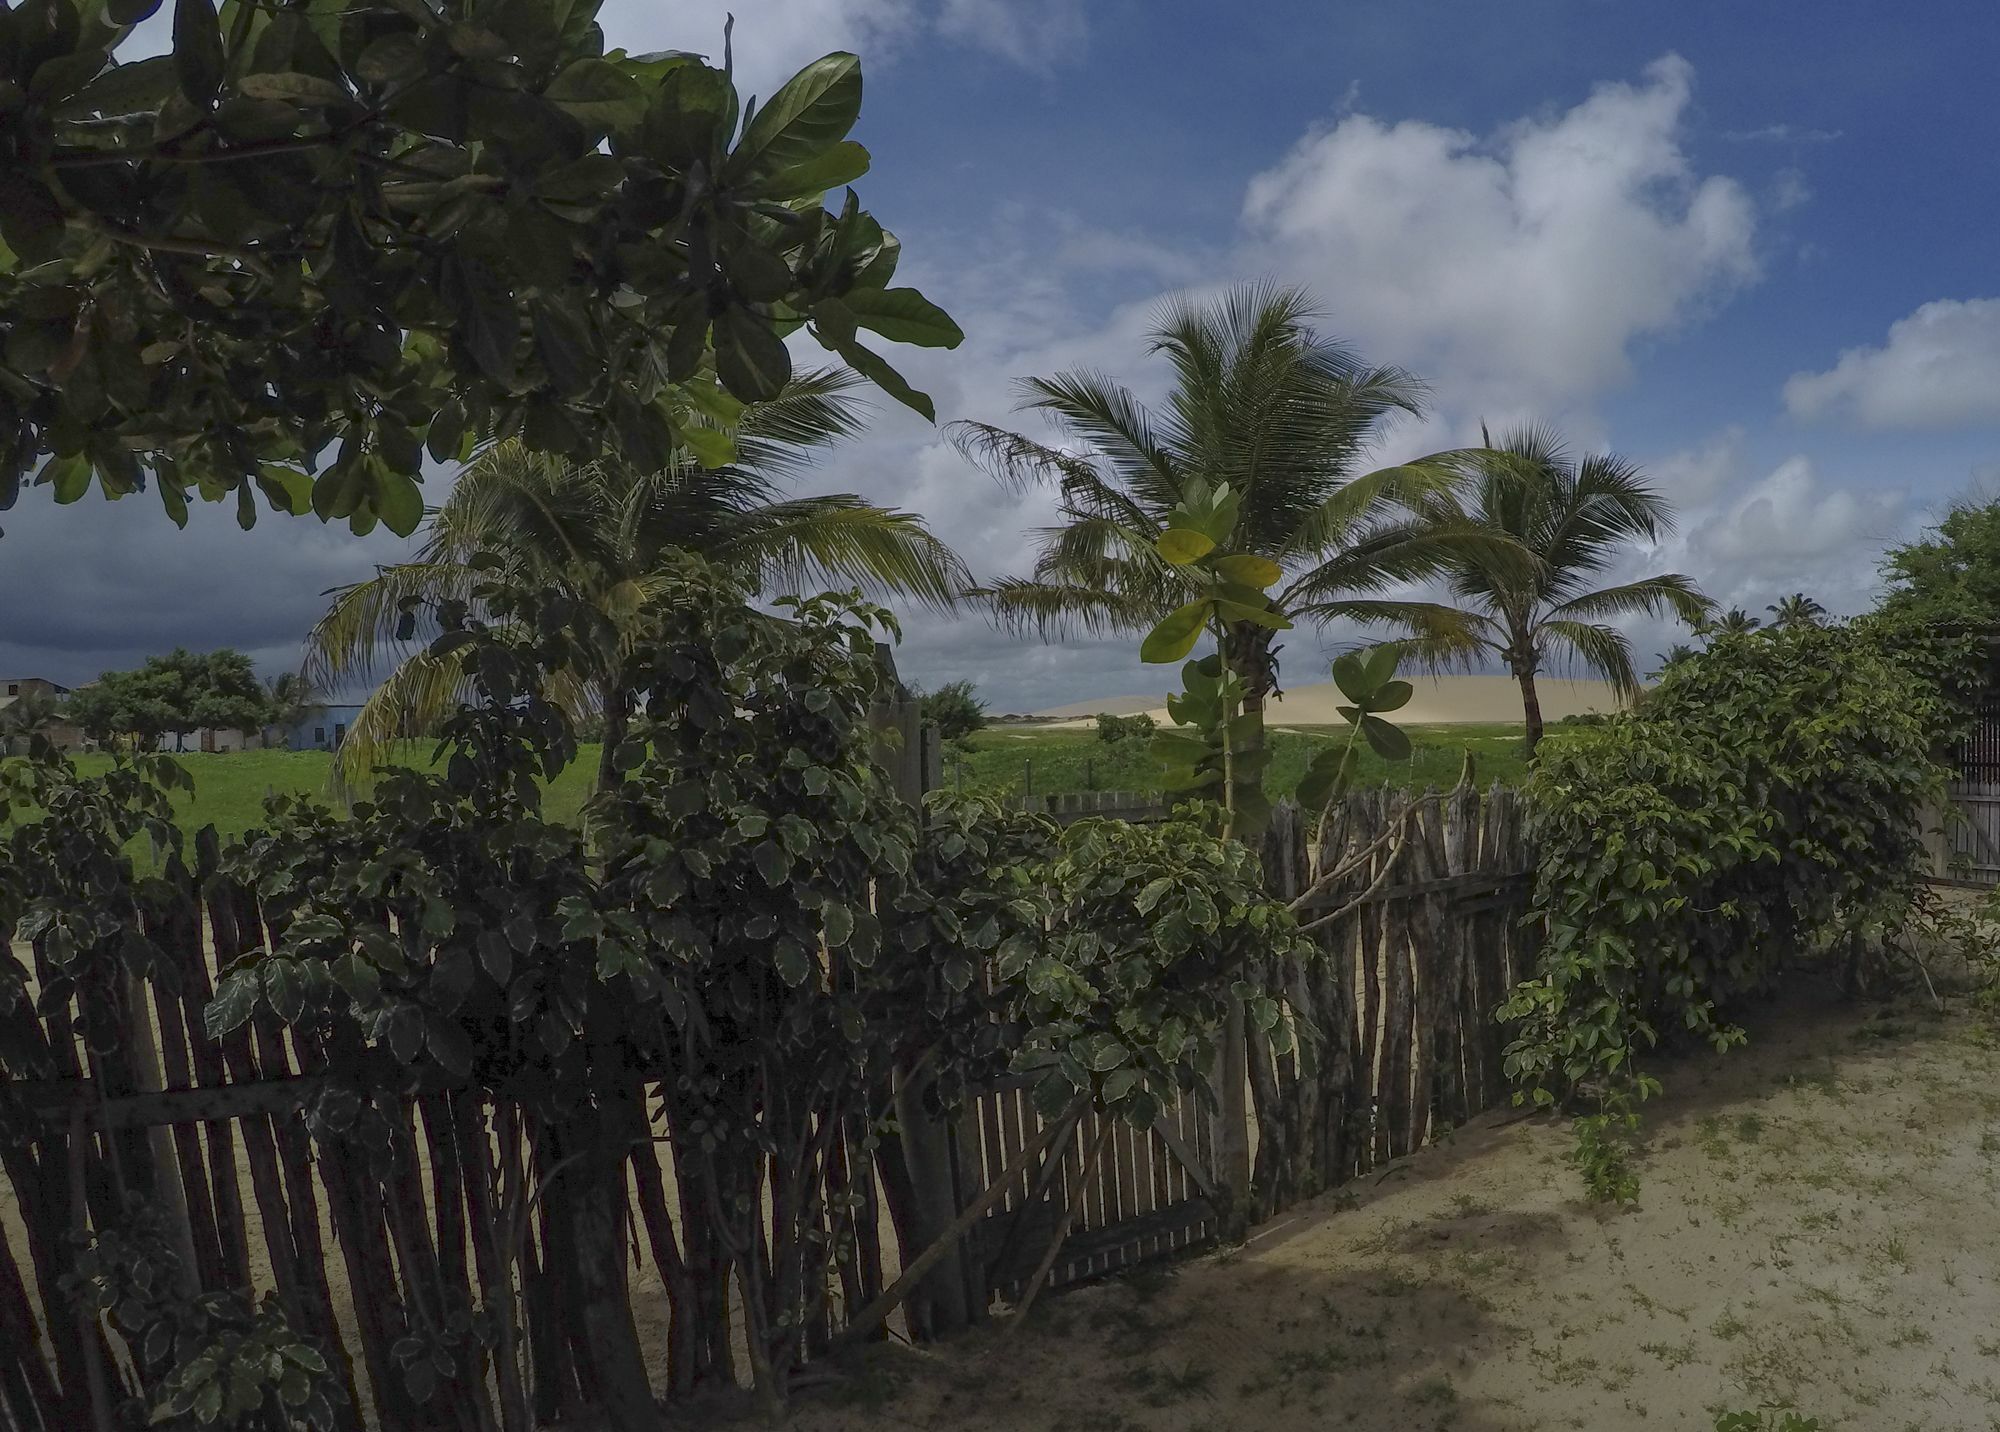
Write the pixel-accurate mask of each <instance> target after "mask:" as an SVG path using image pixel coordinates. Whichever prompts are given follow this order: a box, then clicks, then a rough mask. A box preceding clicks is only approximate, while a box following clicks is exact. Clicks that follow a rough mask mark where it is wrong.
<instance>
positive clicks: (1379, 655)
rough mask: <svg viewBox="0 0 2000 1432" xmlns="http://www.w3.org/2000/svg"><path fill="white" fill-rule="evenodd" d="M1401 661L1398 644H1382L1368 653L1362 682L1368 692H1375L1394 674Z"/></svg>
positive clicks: (1391, 642)
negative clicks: (1365, 683)
mask: <svg viewBox="0 0 2000 1432" xmlns="http://www.w3.org/2000/svg"><path fill="white" fill-rule="evenodd" d="M1402 659H1403V648H1402V645H1401V644H1400V643H1398V642H1393V641H1389V642H1384V643H1382V645H1380V646H1378V647H1376V648H1375V649H1374V650H1373V651H1371V652H1369V653H1368V665H1367V668H1366V671H1365V674H1364V676H1363V678H1362V679H1363V680H1364V681H1366V682H1367V683H1368V689H1369V690H1370V691H1374V690H1376V689H1377V688H1378V687H1380V686H1381V685H1382V683H1383V682H1385V681H1387V680H1388V679H1389V678H1390V677H1392V676H1394V675H1395V674H1396V666H1397V663H1399V662H1400V661H1402Z"/></svg>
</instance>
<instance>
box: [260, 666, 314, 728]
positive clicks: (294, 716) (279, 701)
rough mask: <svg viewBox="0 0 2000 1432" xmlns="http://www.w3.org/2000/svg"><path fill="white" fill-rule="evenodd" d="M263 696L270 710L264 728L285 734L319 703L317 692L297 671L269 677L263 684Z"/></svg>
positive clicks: (283, 672)
mask: <svg viewBox="0 0 2000 1432" xmlns="http://www.w3.org/2000/svg"><path fill="white" fill-rule="evenodd" d="M264 695H265V698H266V700H267V701H268V703H269V708H270V709H269V713H268V715H267V717H266V720H265V723H264V724H265V728H266V729H267V730H280V731H284V732H287V733H289V732H290V731H291V730H292V728H293V727H294V726H297V725H298V724H299V722H300V721H302V720H304V719H305V715H306V712H308V711H310V710H311V709H312V708H313V707H314V706H316V705H318V704H319V701H320V693H319V691H318V690H317V689H316V688H315V687H314V686H313V684H312V683H311V682H310V681H308V680H306V677H305V673H303V672H299V671H281V672H279V673H278V674H277V675H276V676H273V677H271V678H270V679H269V680H267V681H266V682H265V683H264Z"/></svg>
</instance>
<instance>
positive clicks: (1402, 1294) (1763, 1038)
mask: <svg viewBox="0 0 2000 1432" xmlns="http://www.w3.org/2000/svg"><path fill="white" fill-rule="evenodd" d="M1668 1073H1669V1078H1668V1092H1667V1094H1666V1095H1665V1096H1664V1097H1663V1098H1662V1099H1661V1100H1658V1101H1656V1102H1655V1103H1654V1104H1653V1106H1652V1108H1651V1117H1650V1119H1649V1124H1648V1133H1647V1145H1646V1149H1645V1151H1644V1154H1643V1156H1642V1159H1641V1163H1640V1173H1641V1177H1642V1179H1643V1193H1642V1198H1641V1202H1640V1204H1639V1205H1638V1206H1637V1207H1635V1208H1631V1209H1627V1210H1624V1211H1618V1210H1611V1209H1605V1208H1600V1207H1593V1206H1589V1205H1586V1204H1584V1203H1582V1202H1581V1201H1580V1200H1579V1197H1578V1194H1579V1185H1578V1183H1577V1180H1576V1178H1575V1176H1574V1174H1573V1173H1572V1172H1571V1171H1570V1170H1569V1169H1568V1167H1567V1166H1566V1165H1565V1163H1564V1161H1563V1156H1564V1153H1565V1151H1566V1149H1567V1146H1568V1138H1567V1132H1566V1130H1565V1129H1564V1128H1563V1127H1561V1126H1558V1125H1556V1124H1554V1123H1551V1122H1547V1121H1543V1120H1526V1121H1515V1122H1511V1123H1510V1122H1508V1121H1507V1117H1506V1116H1504V1115H1500V1116H1491V1115H1490V1116H1487V1117H1486V1118H1484V1119H1482V1120H1479V1121H1477V1122H1475V1123H1474V1124H1472V1125H1470V1126H1468V1127H1467V1128H1465V1129H1463V1130H1461V1131H1459V1132H1458V1133H1457V1134H1456V1135H1454V1136H1452V1137H1450V1138H1449V1139H1448V1140H1447V1141H1446V1142H1445V1143H1443V1144H1441V1145H1439V1146H1436V1147H1434V1148H1432V1149H1429V1150H1426V1151H1424V1152H1423V1153H1421V1154H1418V1155H1416V1156H1415V1157H1413V1158H1411V1159H1408V1160H1405V1161H1404V1162H1403V1163H1402V1164H1400V1165H1397V1166H1394V1167H1392V1168H1391V1169H1390V1170H1388V1171H1387V1172H1386V1173H1384V1174H1382V1175H1379V1176H1371V1177H1370V1178H1368V1179H1365V1180H1363V1181H1362V1182H1361V1183H1360V1184H1358V1185H1355V1186H1353V1187H1351V1188H1350V1189H1347V1190H1343V1191H1339V1192H1336V1193H1334V1194H1331V1195H1328V1196H1326V1197H1323V1198H1321V1199H1319V1200H1317V1201H1315V1202H1314V1203H1311V1204H1308V1205H1306V1206H1305V1207H1303V1208H1302V1209H1299V1210H1296V1211H1295V1212H1294V1213H1293V1214H1292V1215H1291V1216H1289V1217H1288V1218H1286V1219H1284V1220H1281V1221H1279V1222H1278V1223H1276V1224H1274V1225H1272V1226H1270V1227H1267V1228H1265V1229H1262V1230H1260V1231H1259V1232H1258V1233H1257V1234H1256V1235H1255V1236H1254V1238H1253V1239H1252V1241H1251V1242H1250V1243H1249V1244H1248V1245H1247V1246H1245V1247H1243V1248H1241V1249H1236V1250H1232V1251H1228V1252H1224V1253H1220V1254H1215V1255H1210V1256H1208V1257H1205V1258H1202V1259H1199V1260H1197V1261H1194V1262H1191V1263H1188V1264H1183V1265H1182V1266H1181V1267H1180V1268H1179V1269H1178V1270H1177V1271H1173V1272H1144V1271H1142V1272H1141V1273H1139V1274H1135V1275H1133V1276H1131V1277H1128V1278H1127V1279H1125V1280H1122V1281H1119V1282H1114V1283H1108V1284H1105V1285H1102V1286H1099V1287H1095V1288H1088V1289H1082V1290H1078V1291H1075V1292H1072V1293H1068V1294H1065V1295H1060V1296H1055V1297H1051V1298H1048V1299H1045V1300H1044V1301H1043V1303H1042V1305H1041V1306H1040V1307H1038V1308H1037V1310H1036V1312H1035V1314H1034V1316H1033V1319H1032V1321H1031V1323H1030V1324H1029V1325H1028V1326H1027V1327H1025V1328H1023V1329H1022V1330H1021V1332H1020V1335H1019V1336H1017V1337H1011V1338H1010V1337H1009V1336H1008V1335H1007V1334H1006V1332H1005V1330H1004V1324H1001V1325H997V1326H996V1327H995V1328H993V1329H992V1330H987V1331H982V1332H980V1333H978V1334H976V1335H974V1336H973V1337H971V1338H969V1339H966V1340H964V1341H962V1342H960V1343H959V1344H957V1345H956V1346H954V1347H951V1348H948V1349H945V1350H943V1351H939V1352H932V1353H924V1354H918V1353H913V1352H909V1351H907V1350H894V1351H889V1352H885V1353H883V1354H881V1355H880V1356H879V1358H878V1360H877V1361H876V1362H875V1363H874V1364H873V1365H872V1366H870V1367H869V1368H868V1369H867V1370H866V1371H865V1372H864V1373H863V1374H862V1375H861V1376H860V1377H859V1378H857V1380H855V1381H853V1382H851V1383H849V1384H848V1385H846V1386H845V1387H843V1388H840V1389H838V1390H836V1391H835V1392H833V1393H831V1394H828V1395H826V1396H824V1397H822V1398H821V1400H819V1401H818V1402H816V1403H812V1404H808V1405H804V1406H801V1407H800V1408H799V1409H798V1410H797V1411H795V1412H794V1414H793V1416H792V1418H791V1420H790V1422H789V1423H788V1424H787V1425H788V1426H789V1427H790V1428H791V1429H792V1432H861V1429H864V1428H866V1429H877V1428H939V1429H951V1432H981V1429H995V1432H998V1429H1007V1432H1014V1429H1029V1428H1033V1429H1038V1432H1083V1429H1092V1432H1106V1429H1119V1432H1124V1429H1140V1428H1145V1429H1162V1432H1225V1429H1228V1430H1229V1432H1233V1429H1252V1428H1255V1429H1266V1428H1268V1429H1274V1432H1287V1429H1300V1432H1303V1430H1304V1429H1315V1432H1317V1429H1323V1428H1360V1429H1381V1432H1390V1429H1395V1432H1405V1429H1432V1428H1437V1429H1459V1432H1503V1429H1504V1432H1528V1429H1537V1428H1574V1429H1619V1428H1645V1427H1658V1428H1663V1429H1666V1428H1672V1429H1681V1428H1702V1429H1706V1428H1709V1427H1711V1426H1712V1425H1713V1420H1714V1417H1715V1415H1716V1412H1717V1411H1719V1410H1735V1409H1749V1408H1756V1407H1759V1406H1775V1405H1780V1404H1785V1403H1791V1404H1795V1405H1796V1406H1797V1407H1798V1408H1799V1409H1800V1410H1801V1411H1802V1412H1803V1413H1806V1414H1810V1415H1815V1416H1817V1417H1818V1418H1820V1425H1821V1426H1822V1427H1824V1428H1828V1429H1884V1432H1900V1429H1940V1432H1942V1429H1961V1428H2000V1217H1996V1216H1995V1211H1994V1210H1995V1200H1996V1195H2000V1080H1996V1078H1995V1075H1996V1073H2000V1046H1996V1040H1995V1036H1994V1033H1993V1030H1992V1028H1991V1026H1990V1025H1987V1024H1983V1023H1979V1022H1975V1021H1973V1020H1971V1019H1968V1018H1963V1017H1958V1016H1954V1017H1952V1018H1950V1019H1940V1018H1938V1017H1936V1016H1932V1015H1928V1014H1925V1013H1914V1012H1911V1011H1909V1010H1907V1009H1898V1010H1894V1011H1882V1010H1876V1011H1869V1010H1866V1009H1855V1008H1819V1009H1796V1010H1793V1011H1790V1012H1789V1013H1787V1014H1786V1016H1785V1017H1784V1018H1783V1019H1782V1020H1779V1019H1777V1018H1776V1017H1775V1015H1774V1014H1769V1015H1767V1016H1766V1017H1765V1018H1762V1019H1757V1020H1753V1021H1752V1043H1751V1044H1750V1046H1749V1047H1747V1048H1745V1049H1741V1050H1737V1051H1735V1052H1733V1053H1732V1054H1730V1055H1728V1056H1723V1057H1720V1058H1716V1057H1712V1056H1703V1057H1701V1058H1699V1059H1696V1060H1692V1061H1689V1062H1688V1063H1686V1064H1683V1065H1680V1066H1678V1067H1676V1068H1675V1069H1673V1070H1670V1071H1668Z"/></svg>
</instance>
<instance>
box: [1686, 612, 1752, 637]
mask: <svg viewBox="0 0 2000 1432" xmlns="http://www.w3.org/2000/svg"><path fill="white" fill-rule="evenodd" d="M1762 625H1763V623H1762V622H1760V621H1758V620H1757V618H1755V617H1753V616H1751V615H1750V613H1748V612H1746V611H1744V610H1743V608H1741V607H1731V608H1730V609H1729V610H1728V611H1726V612H1724V613H1723V614H1722V615H1721V616H1719V617H1716V618H1715V619H1714V620H1713V621H1710V622H1708V623H1706V624H1705V625H1703V626H1701V627H1699V628H1697V630H1699V631H1700V632H1701V633H1702V634H1703V635H1705V636H1709V635H1712V636H1742V635H1743V634H1744V633H1746V632H1753V631H1755V630H1757V628H1758V627H1760V626H1762Z"/></svg>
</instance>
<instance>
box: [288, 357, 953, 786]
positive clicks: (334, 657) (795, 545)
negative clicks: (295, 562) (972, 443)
mask: <svg viewBox="0 0 2000 1432" xmlns="http://www.w3.org/2000/svg"><path fill="white" fill-rule="evenodd" d="M854 381H855V380H854V379H853V378H852V376H851V375H849V374H845V373H840V372H827V371H821V372H814V373H807V374H802V375H800V376H799V377H797V378H795V379H794V380H793V382H792V383H791V384H790V385H789V386H788V388H787V389H786V391H785V393H784V394H783V395H781V396H780V397H778V398H776V399H774V400H772V401H770V402H768V403H762V404H756V405H753V406H751V407H749V408H747V409H746V410H745V411H744V413H743V416H742V417H741V419H740V420H739V421H738V423H737V425H736V426H735V428H734V429H733V436H734V438H735V448H736V460H735V461H734V462H732V463H730V464H728V465H725V466H722V467H717V468H705V467H703V466H702V465H701V464H700V462H699V461H698V460H697V459H696V457H695V455H694V453H693V452H692V451H689V450H682V451H679V452H676V454H675V455H674V458H673V460H672V462H671V463H669V465H668V466H667V467H665V468H664V469H662V470H660V471H658V472H640V471H636V470H634V469H632V468H629V467H626V466H623V465H621V464H618V463H616V462H597V463H591V464H588V465H585V466H574V465H572V464H570V463H568V462H567V461H565V460H563V459H561V458H556V457H550V456H546V455H542V454H538V453H532V452H530V451H528V450H527V449H526V448H524V447H522V446H521V445H520V444H519V443H517V442H500V443H497V444H495V445H493V446H492V447H491V448H490V449H488V450H487V451H486V452H485V453H484V454H483V455H482V456H480V457H479V458H477V459H475V460H474V461H473V463H472V464H471V465H470V466H468V467H467V468H466V469H465V471H464V472H463V473H461V474H460V476H459V478H458V480H457V482H456V484H455V485H454V486H453V487H452V490H451V492H450V494H449V495H448V496H447V497H446V498H445V500H444V502H443V503H442V504H440V505H439V506H438V507H436V508H434V509H433V510H432V511H431V512H430V514H429V515H428V517H427V519H426V526H425V529H424V538H423V546H422V548H421V550H420V551H419V552H418V554H417V556H416V559H415V560H414V561H410V562H405V563H400V564H398V565H395V566H390V567H382V568H379V569H377V572H376V575H375V576H374V577H372V578H370V579H369V580H368V581H365V582H360V583H357V584H355V585H353V586H350V587H343V588H339V589H337V590H336V591H335V592H334V593H333V594H332V596H333V603H332V605H331V606H330V607H329V609H328V610H327V613H326V615H325V616H323V617H321V618H320V620H319V622H318V624H317V625H315V626H314V627H313V629H312V632H311V634H310V635H309V636H308V637H307V640H306V663H305V672H304V674H305V678H306V680H307V681H309V682H310V683H311V684H312V685H314V686H315V687H317V688H319V689H321V690H336V689H339V688H342V687H351V686H360V685H365V684H368V683H370V682H372V681H374V680H375V679H377V678H382V680H381V685H380V686H379V687H378V688H377V689H376V691H375V692H374V694H373V695H372V696H370V697H369V699H368V701H367V703H366V704H365V705H364V706H363V708H362V710H361V711H360V712H359V713H358V714H357V716H356V717H355V719H354V721H353V723H352V724H351V725H350V726H349V728H348V731H347V737H346V740H345V741H344V742H343V743H342V745H341V748H340V752H339V754H338V756H337V757H336V759H335V779H336V781H340V782H345V781H349V780H352V779H353V778H354V777H355V776H356V775H358V774H360V773H362V772H364V771H366V770H367V769H369V768H370V766H372V765H374V764H375V763H377V762H378V761H379V760H380V759H381V757H382V755H383V753H384V751H385V750H386V748H387V746H388V744H389V743H390V742H392V741H394V740H396V739H398V738H401V737H406V736H416V735H421V734H424V733H426V732H428V731H429V730H431V729H433V728H434V727H435V726H436V724H437V723H438V721H440V720H441V719H442V718H443V717H444V716H445V715H447V714H448V713H449V712H450V711H451V710H452V709H454V707H455V706H456V705H457V704H458V702H459V700H460V699H461V698H462V695H463V677H462V673H461V671H460V669H459V666H458V664H457V662H456V661H455V660H453V659H450V658H448V657H447V658H439V657H435V656H433V655H431V654H430V653H429V652H428V651H426V650H425V649H424V643H423V641H422V637H423V636H424V635H425V632H424V630H423V627H422V623H421V621H420V622H419V623H418V624H417V629H416V630H415V631H414V632H413V631H412V630H411V625H410V622H409V619H408V616H407V615H406V613H409V612H412V611H416V612H418V613H421V612H423V611H425V610H427V609H430V610H434V609H435V607H436V605H437V604H438V603H440V602H444V601H447V600H453V599H457V600H465V599H467V598H468V597H470V596H471V594H472V593H473V592H474V590H475V588H477V587H478V586H480V585H481V584H482V583H485V582H490V581H492V580H494V579H495V577H496V576H498V577H499V578H500V579H501V580H503V581H508V580H512V581H518V582H519V583H521V584H522V585H524V586H528V585H532V586H538V587H549V586H553V587H555V588H556V589H558V590H561V591H563V592H564V593H566V594H567V595H570V596H571V597H573V598H575V599H577V600H579V601H582V602H584V603H587V604H589V605H591V606H593V607H595V608H596V609H598V610H600V611H603V612H605V613H607V614H608V615H611V616H613V617H614V619H615V618H616V617H617V616H618V614H620V613H622V612H626V611H630V610H631V609H633V607H634V606H635V605H636V601H637V600H642V599H643V598H644V596H645V594H646V593H647V591H648V590H649V589H650V588H651V586H653V585H655V584H656V583H657V582H658V581H660V580H661V579H662V574H663V573H664V572H665V571H666V570H667V569H668V568H669V567H671V565H672V563H673V561H674V559H675V557H676V556H677V555H679V554H682V553H693V554H695V555H697V556H700V557H702V558H704V559H706V560H707V561H709V562H711V563H713V564H715V565H716V566H719V567H722V568H724V569H727V570H731V571H734V572H736V573H737V574H739V575H741V576H743V577H745V578H747V579H748V580H749V581H751V582H752V583H753V584H755V585H757V586H758V587H760V588H762V589H765V590H776V589H780V588H783V589H788V590H796V589H798V588H800V587H802V586H806V585H810V584H825V585H852V586H859V587H861V588H863V589H865V590H867V591H869V592H871V593H874V594H876V595H879V596H898V597H904V598H908V599H911V600H914V601H916V602H918V603H921V604H923V605H925V606H929V607H933V608H944V607H948V606H950V605H951V604H952V603H953V602H954V601H955V600H956V599H957V597H958V596H959V595H960V594H961V593H962V592H963V590H964V589H965V588H966V586H967V585H968V584H969V580H970V579H969V576H968V574H967V573H966V571H965V568H964V565H963V564H962V563H961V562H960V561H959V559H958V557H957V556H956V555H954V554H953V552H952V551H951V549H950V548H948V547H946V546H945V545H944V544H943V543H942V542H940V541H939V540H938V539H937V538H936V537H934V536H933V535H932V534H931V533H930V531H929V530H928V529H927V528H926V527H925V526H924V524H923V520H922V519H921V518H919V517H917V516H915V515H914V514H911V513H906V512H899V511H896V510H894V509H891V508H883V507H877V506H875V505H874V504H872V503H869V502H865V501H863V500H862V499H861V498H859V497H856V496H854V495H852V494H850V493H833V494H829V495H825V496H817V497H786V496H784V495H783V486H784V482H785V480H786V479H787V478H789V477H791V476H793V475H795V474H796V473H797V472H799V471H800V470H801V469H802V468H803V467H804V466H805V465H806V464H807V462H808V461H809V459H810V457H811V456H812V454H813V453H814V452H815V451H817V450H818V449H821V448H824V447H826V446H828V445H830V444H832V443H834V442H836V441H838V440H839V439H841V438H843V437H845V436H847V435H849V434H851V433H853V432H854V431H856V430H857V428H858V421H857V413H856V407H855V404H854V402H853V400H852V399H851V398H849V397H848V396H847V395H848V391H849V389H850V388H851V387H853V386H854ZM474 558H479V559H480V566H478V567H475V565H474ZM495 558H497V559H498V562H499V567H498V568H497V569H493V568H492V567H491V566H490V563H491V561H492V559H495ZM482 568H484V570H482ZM566 680H567V681H568V683H569V684H567V685H565V686H564V687H563V688H562V689H561V690H559V691H558V692H556V693H555V694H556V695H557V697H558V699H560V700H562V701H563V702H564V704H565V705H567V706H568V707H569V708H570V710H571V714H572V716H573V717H575V718H576V719H578V720H579V721H581V720H585V719H588V718H589V717H591V716H599V717H601V718H602V720H603V724H604V748H603V753H602V757H601V760H600V762H599V766H598V780H599V781H600V782H602V781H603V780H604V779H606V778H607V777H608V776H609V775H610V774H611V772H612V771H613V769H614V767H613V765H612V754H613V752H614V750H615V749H616V747H617V745H618V743H619V741H620V739H621V738H622V737H623V734H624V731H625V729H626V724H627V721H628V719H629V716H630V710H629V700H630V696H629V693H628V692H627V691H626V689H625V686H624V683H623V681H622V679H621V674H620V672H619V671H618V670H615V669H610V668H609V667H607V669H605V670H601V671H593V672H586V673H580V674H577V675H575V676H573V677H570V678H566Z"/></svg>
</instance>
